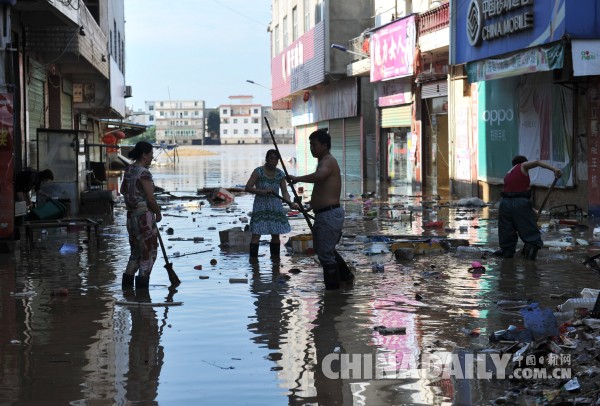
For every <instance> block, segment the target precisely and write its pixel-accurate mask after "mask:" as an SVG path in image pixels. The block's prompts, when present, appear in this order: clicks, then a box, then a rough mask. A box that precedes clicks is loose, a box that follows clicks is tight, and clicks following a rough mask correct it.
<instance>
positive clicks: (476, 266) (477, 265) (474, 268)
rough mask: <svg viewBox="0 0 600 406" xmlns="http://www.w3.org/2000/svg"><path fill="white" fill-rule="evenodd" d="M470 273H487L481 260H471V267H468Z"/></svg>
mask: <svg viewBox="0 0 600 406" xmlns="http://www.w3.org/2000/svg"><path fill="white" fill-rule="evenodd" d="M467 272H469V273H480V274H481V273H485V267H484V266H483V265H481V262H479V261H473V262H471V267H470V268H469V269H467Z"/></svg>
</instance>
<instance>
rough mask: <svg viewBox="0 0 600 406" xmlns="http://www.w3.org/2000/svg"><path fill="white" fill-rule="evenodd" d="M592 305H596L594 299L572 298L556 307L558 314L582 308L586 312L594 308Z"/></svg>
mask: <svg viewBox="0 0 600 406" xmlns="http://www.w3.org/2000/svg"><path fill="white" fill-rule="evenodd" d="M594 304H596V298H595V297H594V298H590V297H585V298H573V299H569V300H567V301H566V302H564V303H563V304H561V305H558V306H557V307H558V310H559V311H560V312H570V311H573V310H575V309H577V308H580V307H583V308H586V309H588V310H592V309H593V308H594Z"/></svg>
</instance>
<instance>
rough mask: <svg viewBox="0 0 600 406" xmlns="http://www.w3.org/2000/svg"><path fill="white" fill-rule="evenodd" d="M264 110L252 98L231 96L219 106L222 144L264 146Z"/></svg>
mask: <svg viewBox="0 0 600 406" xmlns="http://www.w3.org/2000/svg"><path fill="white" fill-rule="evenodd" d="M262 109H263V108H262V106H261V105H260V104H256V103H254V98H253V97H252V96H229V103H228V104H221V105H219V116H220V119H221V136H220V139H221V144H262V139H263V132H262V129H263V124H262Z"/></svg>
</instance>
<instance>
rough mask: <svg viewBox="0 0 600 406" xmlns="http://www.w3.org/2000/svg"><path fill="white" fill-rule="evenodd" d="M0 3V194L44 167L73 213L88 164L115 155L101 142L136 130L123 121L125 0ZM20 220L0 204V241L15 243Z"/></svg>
mask: <svg viewBox="0 0 600 406" xmlns="http://www.w3.org/2000/svg"><path fill="white" fill-rule="evenodd" d="M2 3H3V7H2V10H1V11H0V13H1V14H2V18H1V19H0V26H1V27H2V30H1V32H2V34H1V35H0V43H1V45H2V46H1V49H2V51H1V52H0V66H2V69H0V89H1V91H0V95H1V96H0V111H1V113H0V114H2V119H1V121H2V131H1V132H0V134H1V135H0V137H1V138H0V173H2V174H3V175H4V176H3V177H2V180H1V181H0V189H2V190H3V191H4V192H3V193H4V194H5V196H12V195H13V192H14V184H13V181H14V179H15V177H14V176H15V174H16V173H18V172H19V171H21V170H22V169H23V168H25V167H32V168H33V169H38V170H43V169H47V168H48V169H51V170H52V171H53V172H54V177H55V182H56V183H58V184H59V185H60V187H61V188H62V189H63V190H64V191H65V194H66V195H67V196H68V198H69V199H70V213H69V214H75V213H77V212H78V211H79V209H80V203H81V196H82V195H83V193H84V192H86V190H87V189H88V188H89V185H90V182H89V180H90V176H89V175H90V172H91V171H90V165H91V162H99V163H101V164H103V163H106V162H107V159H108V156H109V155H110V154H109V153H107V150H109V149H110V150H112V149H114V147H112V146H111V147H110V148H107V147H106V146H105V141H111V142H117V140H118V139H121V138H124V137H127V136H130V135H136V134H137V133H138V130H139V128H135V129H132V127H131V126H129V125H127V124H126V123H124V122H123V121H122V120H123V118H124V116H125V98H126V97H128V96H130V95H131V93H132V89H131V87H130V86H127V85H126V81H125V16H124V1H123V0H110V1H109V0H99V1H98V0H96V1H85V0H84V1H79V2H64V1H47V0H30V1H15V0H7V1H3V2H2ZM117 136H118V137H117ZM74 146H75V147H74ZM58 156H60V157H61V158H60V160H57V159H56V157H58ZM16 207H17V209H15V208H16ZM22 214H24V213H22V212H21V211H20V205H15V201H14V200H13V199H12V198H7V199H2V200H1V202H0V224H1V225H2V226H0V239H12V238H14V237H15V224H16V222H17V223H18V222H19V221H21V219H22Z"/></svg>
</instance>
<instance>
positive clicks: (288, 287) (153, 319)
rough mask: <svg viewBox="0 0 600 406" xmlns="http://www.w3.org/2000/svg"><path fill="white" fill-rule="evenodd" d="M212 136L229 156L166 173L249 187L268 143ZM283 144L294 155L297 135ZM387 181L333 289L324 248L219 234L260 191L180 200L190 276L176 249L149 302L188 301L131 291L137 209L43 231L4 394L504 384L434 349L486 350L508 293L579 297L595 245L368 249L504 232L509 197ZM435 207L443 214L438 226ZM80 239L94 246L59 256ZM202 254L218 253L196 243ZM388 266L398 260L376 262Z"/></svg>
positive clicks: (28, 256) (348, 230) (223, 395)
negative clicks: (502, 215) (446, 367)
mask: <svg viewBox="0 0 600 406" xmlns="http://www.w3.org/2000/svg"><path fill="white" fill-rule="evenodd" d="M211 148H212V149H211V150H212V151H213V152H215V153H216V154H215V155H210V156H201V157H181V163H180V164H179V165H178V166H177V167H175V168H174V167H169V166H159V167H156V168H152V172H153V174H154V175H155V179H156V183H157V185H158V186H160V187H163V188H165V189H166V190H168V191H172V192H174V193H175V192H177V193H180V194H182V195H189V194H190V193H191V194H195V192H196V190H197V189H202V188H209V187H218V186H235V185H240V184H241V185H243V184H245V182H246V180H247V178H248V177H249V176H250V173H251V171H252V169H253V168H254V167H256V166H258V165H261V164H262V162H263V161H264V154H265V152H266V150H267V149H268V146H261V145H258V146H230V147H228V148H224V147H222V146H221V147H211ZM280 148H282V149H284V151H283V154H284V155H286V156H287V155H293V149H292V148H293V146H280ZM288 170H289V171H290V173H294V172H293V171H295V170H296V169H295V168H294V167H293V166H292V165H290V166H288ZM387 191H388V193H387V194H386V193H379V194H372V195H369V194H365V196H362V195H354V194H353V193H349V194H353V196H350V195H348V196H345V199H344V208H345V210H346V215H347V219H346V227H345V230H344V238H343V240H342V241H341V243H340V245H339V250H338V251H339V252H340V254H341V255H342V256H343V257H344V258H345V259H346V260H347V261H348V262H349V263H350V264H351V265H352V266H353V267H354V268H355V272H356V282H355V284H354V286H353V287H347V288H344V289H341V290H340V291H336V292H326V291H324V289H323V283H322V275H321V269H320V267H319V265H318V263H317V262H316V260H315V258H314V257H311V256H306V255H299V254H294V255H284V256H283V257H282V260H281V263H279V264H273V262H272V261H271V259H270V258H269V256H268V251H269V248H268V240H266V238H267V236H263V244H262V245H261V247H260V257H259V260H258V262H257V263H255V264H250V263H249V262H248V257H247V255H248V254H247V252H246V248H245V247H239V248H233V249H232V248H230V249H224V248H221V247H219V243H220V241H219V234H218V232H219V231H220V230H224V229H228V228H231V227H243V226H244V225H245V218H247V217H248V212H250V211H251V209H252V201H253V200H252V196H250V195H245V194H240V195H238V196H236V200H235V203H234V204H232V205H230V206H227V207H217V206H211V205H210V204H209V201H208V200H207V199H206V197H205V196H198V197H197V199H191V200H190V199H185V200H172V201H171V202H169V203H166V204H165V207H164V214H165V216H164V218H163V221H162V222H161V227H162V228H163V231H164V230H166V229H167V228H173V230H174V233H173V235H169V234H166V232H164V233H163V240H164V241H165V244H166V246H167V253H168V255H169V259H170V261H171V262H172V263H173V266H174V269H175V271H176V272H177V274H178V276H179V277H180V279H181V281H182V284H181V286H179V287H178V291H177V292H174V291H171V292H170V291H169V290H168V289H167V286H168V277H167V274H166V271H165V269H164V267H163V265H164V261H163V259H162V256H161V255H160V253H159V258H158V259H157V263H156V265H155V267H154V270H153V273H152V279H151V286H150V290H149V296H150V298H149V299H148V298H147V297H146V298H144V300H151V301H153V302H165V301H171V300H176V301H180V302H182V303H183V304H182V305H181V306H172V307H141V306H140V307H133V306H124V305H119V304H117V302H119V301H124V300H135V299H136V297H135V293H133V297H132V296H131V293H127V292H123V291H122V290H121V287H120V282H121V273H122V272H123V269H124V267H125V264H126V261H127V257H128V255H129V250H128V246H127V234H126V231H125V212H124V211H123V208H122V206H120V205H117V208H116V210H115V215H114V218H105V219H104V223H103V226H102V230H101V233H100V235H99V237H98V239H96V238H95V237H94V238H92V239H91V240H90V241H87V236H86V235H85V232H83V231H75V232H67V231H66V230H62V231H61V230H58V229H50V230H47V232H46V233H41V232H36V234H35V248H34V249H27V248H26V247H23V248H22V249H21V251H20V252H18V253H17V254H16V255H14V256H12V257H11V256H3V258H2V260H1V261H0V300H1V308H0V323H1V324H2V329H0V338H1V341H0V361H1V364H0V365H1V369H0V374H1V375H0V376H1V378H0V399H2V402H1V403H2V404H7V405H29V404H31V405H34V404H40V403H44V402H45V403H48V404H73V405H84V404H91V403H99V404H118V405H125V404H206V405H212V404H250V405H253V404H255V405H265V404H269V405H283V404H289V405H296V404H324V405H333V404H340V405H342V404H344V405H345V404H356V405H388V404H422V405H429V404H442V403H454V404H483V403H487V402H488V401H489V400H492V399H495V398H497V397H498V396H500V395H501V394H502V393H503V390H504V389H505V388H506V387H507V385H508V384H509V382H507V381H500V380H489V381H487V380H469V381H464V380H462V381H461V380H456V379H450V378H446V377H443V376H432V375H431V374H430V375H427V374H425V373H423V371H422V370H420V366H422V365H421V361H422V360H423V359H425V358H426V357H427V356H428V355H431V354H438V353H442V352H452V351H453V350H455V349H457V348H463V349H467V350H468V349H484V348H487V347H489V342H488V336H489V335H490V334H491V333H492V332H493V331H496V330H501V329H504V328H506V327H507V326H509V325H511V324H514V325H522V324H523V321H522V319H521V317H520V316H519V315H517V314H515V313H509V312H505V311H501V310H500V309H499V308H497V306H496V302H497V301H499V300H503V299H516V300H522V299H532V300H536V301H539V302H540V303H541V305H542V306H548V307H552V308H553V307H555V306H556V305H558V304H560V303H562V302H563V301H564V298H563V299H558V298H555V297H554V296H552V294H556V295H558V294H563V293H565V292H569V293H572V292H575V293H574V295H577V294H578V292H579V291H581V290H582V289H583V288H586V287H597V285H598V275H597V274H595V273H593V272H592V271H590V270H588V269H586V268H585V267H584V266H583V265H581V261H582V259H583V258H584V257H585V256H586V255H590V254H591V253H593V252H594V251H593V250H594V249H595V248H594V246H589V247H586V246H574V247H573V251H565V250H561V249H544V250H542V251H541V252H540V254H539V257H538V260H537V261H535V262H531V261H525V260H524V259H522V258H521V257H519V256H518V255H517V256H516V257H515V258H514V259H510V260H498V259H496V258H492V257H488V258H485V259H481V258H478V260H479V261H481V262H482V264H483V265H484V266H485V268H486V272H485V273H483V274H473V273H470V272H468V268H469V267H470V266H471V264H470V262H471V261H472V260H473V259H472V258H461V257H457V256H456V255H455V254H454V253H432V254H425V255H416V256H415V258H414V260H410V261H404V262H402V261H398V260H396V259H395V257H394V255H393V254H392V253H391V252H385V253H375V254H373V253H369V254H367V253H365V251H364V250H365V248H366V245H365V243H364V239H360V238H357V236H382V235H388V236H394V237H395V238H396V239H397V238H401V237H402V236H409V237H415V236H419V237H421V238H422V239H423V240H430V239H436V238H443V237H446V236H448V237H451V238H454V239H464V240H468V241H469V242H470V243H471V244H476V245H478V246H480V247H481V248H482V249H492V248H494V247H495V246H496V240H497V234H496V224H495V220H494V219H495V217H496V212H495V210H494V208H493V207H490V208H488V207H485V208H479V207H452V206H449V205H442V206H441V207H440V206H439V203H442V201H437V200H435V199H432V198H431V197H429V196H424V197H422V196H414V194H413V193H412V191H411V190H409V189H408V188H403V187H394V188H393V189H392V188H390V189H389V190H387ZM361 194H362V193H361ZM306 196H308V195H306ZM381 196H384V197H381ZM200 201H204V203H206V204H204V205H200V204H199V202H200ZM367 202H368V203H367ZM432 221H443V226H442V227H428V226H427V224H429V223H430V222H432ZM290 222H291V224H292V228H293V234H301V233H306V232H308V230H307V227H306V223H305V222H304V220H303V219H302V218H291V219H290ZM591 228H593V227H590V229H591ZM590 229H578V228H574V229H570V230H564V229H563V230H556V229H553V230H552V231H548V232H545V233H544V235H543V237H544V240H545V241H547V242H549V241H555V240H558V239H560V238H562V237H564V236H565V235H568V236H572V237H573V238H577V239H585V240H588V239H590V238H591V232H590ZM199 237H201V238H199ZM287 237H289V236H286V238H287ZM64 243H70V244H74V245H75V246H80V247H81V249H80V250H77V252H75V253H71V254H60V253H59V250H60V247H61V246H62V244H64ZM194 252H201V253H198V254H190V255H188V254H187V253H194ZM282 252H283V251H282ZM374 264H380V265H382V266H383V268H384V271H383V272H374V271H373V265H374ZM292 270H294V271H292ZM232 278H234V279H232ZM244 279H246V280H247V281H248V283H232V282H231V281H232V280H234V281H236V280H237V281H239V280H244ZM65 289H66V290H65ZM66 292H68V293H66ZM137 299H138V300H139V299H140V297H138V298H137ZM382 327H386V328H388V329H393V328H399V327H402V328H404V333H401V334H385V331H386V330H382V329H381V328H382ZM475 332H477V333H475Z"/></svg>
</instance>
